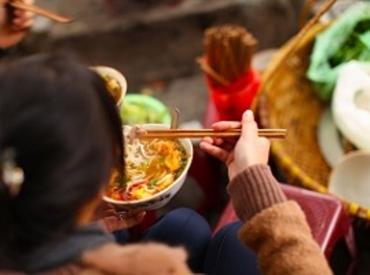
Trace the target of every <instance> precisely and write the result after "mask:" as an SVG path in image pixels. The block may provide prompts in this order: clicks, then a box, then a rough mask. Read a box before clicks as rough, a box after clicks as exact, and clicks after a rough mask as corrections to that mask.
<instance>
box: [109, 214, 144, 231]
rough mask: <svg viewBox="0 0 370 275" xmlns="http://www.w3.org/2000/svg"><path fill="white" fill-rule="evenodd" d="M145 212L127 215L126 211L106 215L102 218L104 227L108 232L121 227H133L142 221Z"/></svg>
mask: <svg viewBox="0 0 370 275" xmlns="http://www.w3.org/2000/svg"><path fill="white" fill-rule="evenodd" d="M145 214H146V212H140V213H138V214H135V215H132V216H127V213H117V212H116V213H115V214H114V215H112V216H107V217H105V218H104V219H103V222H104V224H105V227H106V229H107V230H108V231H109V232H114V231H118V230H122V229H127V228H130V227H133V226H135V225H137V224H139V223H140V222H142V221H143V219H144V217H145Z"/></svg>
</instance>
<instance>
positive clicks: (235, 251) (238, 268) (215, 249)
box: [204, 222, 261, 275]
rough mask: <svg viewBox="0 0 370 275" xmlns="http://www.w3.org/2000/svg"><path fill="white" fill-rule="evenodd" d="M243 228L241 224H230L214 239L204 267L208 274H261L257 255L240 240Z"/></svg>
mask: <svg viewBox="0 0 370 275" xmlns="http://www.w3.org/2000/svg"><path fill="white" fill-rule="evenodd" d="M241 226H242V223H241V222H235V223H231V224H228V225H226V226H224V227H223V228H222V229H221V230H220V231H219V232H218V233H217V234H216V235H215V236H214V237H213V239H212V240H211V242H210V244H209V247H208V252H207V257H206V260H205V265H204V272H205V273H206V274H215V275H224V274H225V275H259V274H261V273H260V272H259V270H258V266H257V257H256V255H255V253H254V252H253V251H252V250H250V249H249V248H248V247H246V246H245V245H244V244H243V243H242V242H241V241H240V240H239V237H238V232H239V229H240V227H241Z"/></svg>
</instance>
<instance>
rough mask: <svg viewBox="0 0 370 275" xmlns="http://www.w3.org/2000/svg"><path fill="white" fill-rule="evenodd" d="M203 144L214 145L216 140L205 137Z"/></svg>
mask: <svg viewBox="0 0 370 275" xmlns="http://www.w3.org/2000/svg"><path fill="white" fill-rule="evenodd" d="M202 142H207V143H209V144H213V142H214V140H213V138H211V137H205V138H203V139H202Z"/></svg>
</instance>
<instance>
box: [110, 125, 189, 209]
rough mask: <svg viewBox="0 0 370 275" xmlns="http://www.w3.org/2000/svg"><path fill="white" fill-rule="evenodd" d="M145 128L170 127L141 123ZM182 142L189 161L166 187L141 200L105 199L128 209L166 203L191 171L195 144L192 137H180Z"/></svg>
mask: <svg viewBox="0 0 370 275" xmlns="http://www.w3.org/2000/svg"><path fill="white" fill-rule="evenodd" d="M140 127H143V128H145V129H168V128H169V127H168V126H167V125H163V124H143V125H140ZM180 142H181V144H182V145H183V146H184V148H185V151H186V154H187V156H188V161H187V163H186V166H185V168H184V170H183V171H182V173H181V175H180V176H179V177H178V178H177V179H176V180H175V181H174V182H173V183H172V184H171V185H170V186H168V187H167V188H166V189H164V190H162V191H161V192H158V193H157V194H155V195H154V196H152V197H150V198H145V199H141V200H131V201H120V200H114V199H112V198H110V197H108V196H104V197H103V200H104V201H106V202H108V203H111V204H113V205H114V206H115V207H116V208H118V209H121V210H126V211H131V210H135V211H136V210H155V209H159V208H161V207H163V206H164V205H166V204H167V203H168V202H169V201H170V200H171V199H172V198H173V197H174V196H175V195H176V194H177V192H178V191H179V190H180V189H181V187H182V185H183V184H184V182H185V179H186V176H187V173H188V171H189V168H190V165H191V162H192V160H193V145H192V143H191V141H190V139H180Z"/></svg>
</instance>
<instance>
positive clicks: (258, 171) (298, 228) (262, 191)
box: [228, 165, 332, 275]
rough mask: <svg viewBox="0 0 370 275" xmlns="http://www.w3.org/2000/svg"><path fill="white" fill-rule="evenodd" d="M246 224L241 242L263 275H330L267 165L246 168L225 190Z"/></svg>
mask: <svg viewBox="0 0 370 275" xmlns="http://www.w3.org/2000/svg"><path fill="white" fill-rule="evenodd" d="M228 192H229V194H230V196H231V200H232V202H233V205H234V208H235V211H236V213H237V215H238V217H239V218H240V219H241V220H242V221H244V222H245V225H244V226H243V227H242V229H241V231H240V238H241V240H242V241H243V242H244V243H245V244H246V245H248V246H249V247H251V248H252V249H253V250H254V251H255V252H256V253H257V256H258V261H259V265H260V269H261V271H262V272H263V274H265V275H278V274H281V275H290V274H294V275H317V274H320V275H326V274H332V272H331V270H330V268H329V266H328V264H327V261H326V259H325V257H324V255H323V253H322V252H321V250H320V247H319V246H318V245H317V243H316V242H315V240H314V239H313V237H312V235H311V231H310V228H309V226H308V224H307V221H306V218H305V215H304V213H303V211H302V210H301V208H300V207H299V206H298V204H297V203H295V202H293V201H287V199H286V197H285V195H284V194H283V192H282V190H281V188H280V186H279V183H278V182H277V181H276V180H275V178H274V176H273V175H272V173H271V171H270V168H269V167H268V166H267V165H255V166H251V167H249V168H247V169H246V170H245V171H244V172H243V173H241V174H239V175H238V176H237V177H236V178H235V179H233V180H232V181H231V183H230V184H229V187H228Z"/></svg>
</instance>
